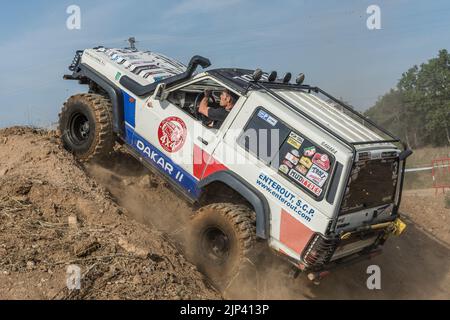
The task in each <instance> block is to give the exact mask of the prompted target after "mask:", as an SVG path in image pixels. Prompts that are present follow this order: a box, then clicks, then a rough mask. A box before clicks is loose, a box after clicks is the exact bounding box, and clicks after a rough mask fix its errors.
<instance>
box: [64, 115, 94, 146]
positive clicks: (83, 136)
mask: <svg viewBox="0 0 450 320" xmlns="http://www.w3.org/2000/svg"><path fill="white" fill-rule="evenodd" d="M69 123H70V125H69V138H70V140H71V141H72V143H73V144H76V145H82V144H84V143H86V141H87V140H88V138H89V133H90V131H91V128H90V127H91V126H90V123H89V119H88V118H87V117H86V116H85V115H84V114H82V113H79V112H77V113H74V114H73V115H72V117H71V119H70V122H69Z"/></svg>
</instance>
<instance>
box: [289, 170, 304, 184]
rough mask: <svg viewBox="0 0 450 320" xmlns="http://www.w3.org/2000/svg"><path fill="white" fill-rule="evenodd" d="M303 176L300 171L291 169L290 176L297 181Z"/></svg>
mask: <svg viewBox="0 0 450 320" xmlns="http://www.w3.org/2000/svg"><path fill="white" fill-rule="evenodd" d="M301 176H302V175H301V174H300V173H299V172H297V171H295V170H294V169H292V170H290V171H289V177H291V178H292V179H294V180H296V181H299V180H300V177H301Z"/></svg>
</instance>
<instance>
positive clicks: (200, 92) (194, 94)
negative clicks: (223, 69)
mask: <svg viewBox="0 0 450 320" xmlns="http://www.w3.org/2000/svg"><path fill="white" fill-rule="evenodd" d="M224 89H226V88H225V87H224V86H222V85H221V84H219V83H217V82H216V81H214V80H212V79H209V78H208V79H203V80H199V81H197V82H194V83H191V84H189V85H187V86H185V87H182V88H180V89H177V90H175V91H172V92H170V94H169V95H168V97H167V101H169V102H170V103H171V104H173V105H175V106H176V107H178V108H180V109H181V110H183V111H184V112H186V113H187V114H189V115H190V116H192V117H193V118H195V119H197V120H199V121H201V122H202V123H203V125H204V126H206V127H208V128H212V124H211V121H210V120H209V119H208V118H207V117H205V116H204V115H202V114H200V113H199V112H198V107H199V105H200V102H201V101H202V99H203V98H204V92H205V90H208V91H209V92H210V93H211V95H210V98H209V101H208V106H209V107H210V108H221V107H220V95H221V93H222V92H223V90H224ZM236 101H237V99H236Z"/></svg>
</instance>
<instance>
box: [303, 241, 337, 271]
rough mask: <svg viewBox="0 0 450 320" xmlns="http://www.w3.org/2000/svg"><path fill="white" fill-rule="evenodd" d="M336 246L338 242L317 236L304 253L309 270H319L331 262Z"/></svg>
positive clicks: (304, 259)
mask: <svg viewBox="0 0 450 320" xmlns="http://www.w3.org/2000/svg"><path fill="white" fill-rule="evenodd" d="M336 246H337V240H334V239H326V238H324V237H322V236H321V235H320V234H316V235H315V236H314V237H313V238H312V240H311V241H310V243H309V245H308V247H307V249H306V250H305V251H304V253H303V261H304V262H305V263H306V265H307V266H308V267H309V268H319V267H321V266H323V265H325V264H327V263H328V262H329V261H330V260H331V257H332V256H333V254H334V251H335V250H336Z"/></svg>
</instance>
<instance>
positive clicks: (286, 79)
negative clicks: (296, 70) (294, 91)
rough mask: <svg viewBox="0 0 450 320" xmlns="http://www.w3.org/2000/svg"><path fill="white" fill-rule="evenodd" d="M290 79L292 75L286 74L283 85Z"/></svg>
mask: <svg viewBox="0 0 450 320" xmlns="http://www.w3.org/2000/svg"><path fill="white" fill-rule="evenodd" d="M291 79H292V74H291V73H290V72H288V73H286V75H285V76H284V78H283V83H289V81H291Z"/></svg>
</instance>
